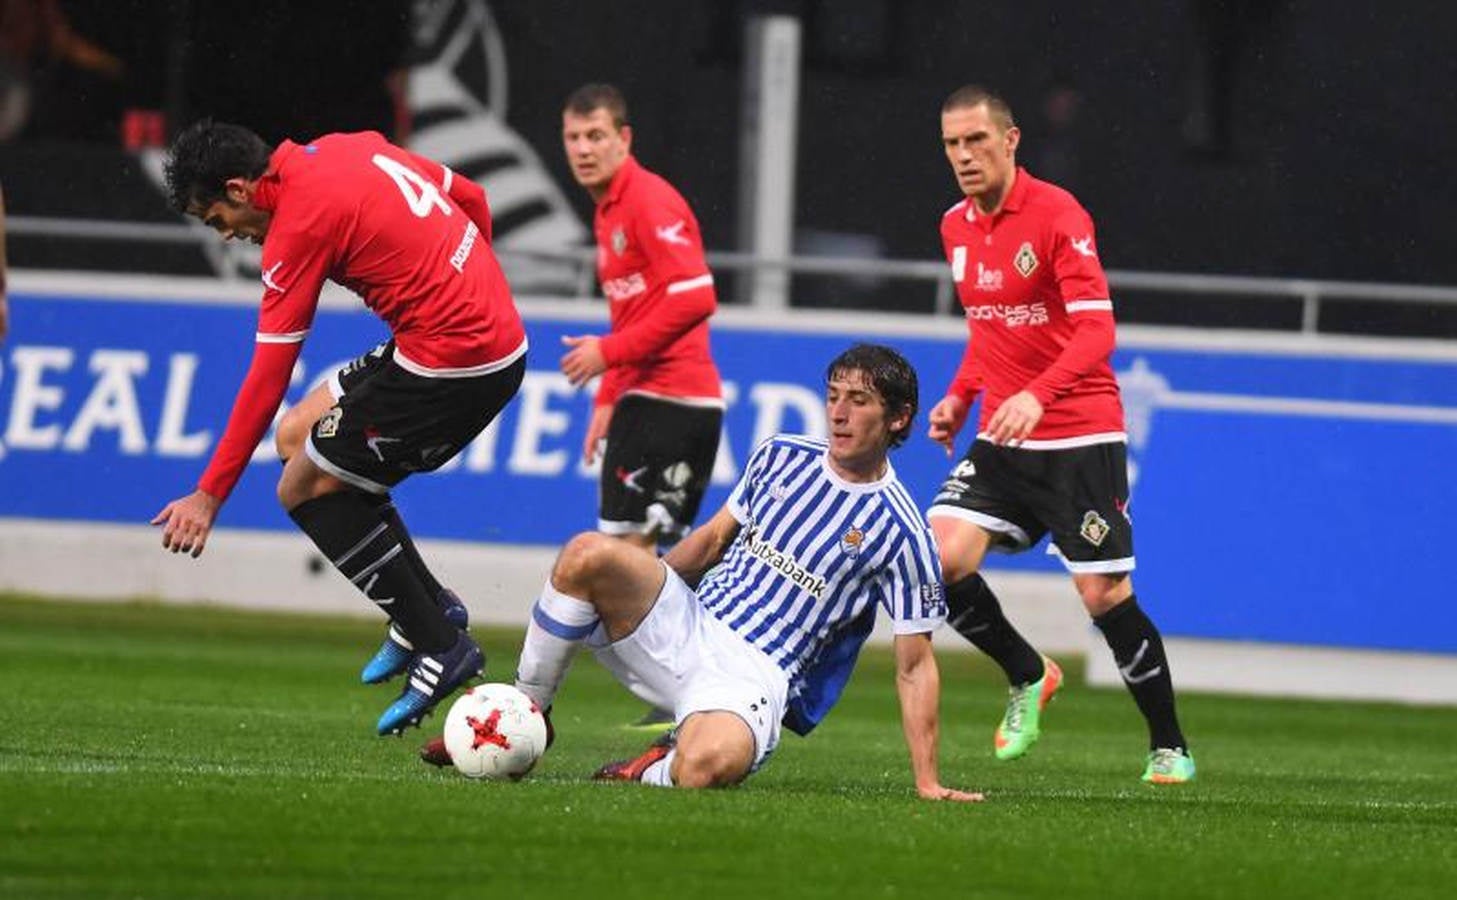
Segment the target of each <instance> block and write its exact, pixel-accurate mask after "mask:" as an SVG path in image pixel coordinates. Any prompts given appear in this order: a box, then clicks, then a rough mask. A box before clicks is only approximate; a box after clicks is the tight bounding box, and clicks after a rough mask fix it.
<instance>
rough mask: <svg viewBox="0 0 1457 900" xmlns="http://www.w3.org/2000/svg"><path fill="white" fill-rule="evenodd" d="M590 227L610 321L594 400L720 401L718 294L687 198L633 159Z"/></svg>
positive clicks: (705, 403)
mask: <svg viewBox="0 0 1457 900" xmlns="http://www.w3.org/2000/svg"><path fill="white" fill-rule="evenodd" d="M593 230H594V231H595V233H596V237H597V278H598V280H599V281H601V283H602V292H603V293H604V294H606V295H607V302H608V308H609V315H610V317H611V321H612V333H611V334H609V335H607V336H606V337H605V338H603V339H602V343H601V345H600V346H601V349H602V356H603V358H604V359H605V360H606V362H607V365H608V367H609V368H608V369H607V371H606V372H605V373H603V376H602V384H601V385H600V386H599V387H598V389H597V399H596V403H597V405H598V406H602V405H606V404H610V403H615V402H616V401H617V399H618V398H619V397H621V396H622V395H623V394H627V393H633V394H646V395H648V396H653V397H662V398H667V399H671V400H677V401H679V402H684V403H692V404H694V405H703V406H722V405H723V399H722V398H723V389H722V387H721V386H720V384H719V377H718V368H717V367H716V366H715V365H714V364H713V357H712V356H711V355H710V353H709V348H708V318H709V316H711V315H713V311H714V309H715V308H716V307H717V305H718V301H717V297H716V295H715V294H714V290H713V275H712V274H711V273H710V272H709V271H708V264H707V263H706V262H705V261H704V258H703V238H702V236H701V234H700V232H699V230H698V220H697V219H696V218H694V216H693V211H692V210H691V209H689V208H688V203H687V202H686V201H685V200H684V199H683V197H682V195H680V194H679V193H678V192H677V191H676V190H674V189H673V186H672V185H670V184H668V182H667V181H665V180H663V179H662V178H661V177H659V176H658V175H656V174H654V173H652V172H649V171H648V170H647V169H644V168H643V167H642V166H641V165H639V164H638V162H637V160H636V159H634V158H633V157H631V156H629V157H627V159H626V160H624V161H623V163H622V166H621V167H620V168H619V169H618V170H617V173H616V174H615V175H613V176H612V183H611V185H609V186H608V189H607V193H606V194H605V195H604V196H603V197H602V199H601V200H600V201H599V202H598V204H597V212H596V215H595V217H594V221H593Z"/></svg>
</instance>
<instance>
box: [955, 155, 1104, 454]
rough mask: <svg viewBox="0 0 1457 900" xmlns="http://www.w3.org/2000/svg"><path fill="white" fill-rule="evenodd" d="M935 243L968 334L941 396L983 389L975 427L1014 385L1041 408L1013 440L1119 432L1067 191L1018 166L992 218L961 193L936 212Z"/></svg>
mask: <svg viewBox="0 0 1457 900" xmlns="http://www.w3.org/2000/svg"><path fill="white" fill-rule="evenodd" d="M941 242H942V244H943V246H944V247H945V250H946V259H947V260H948V261H949V262H950V263H951V277H952V279H953V280H954V281H955V283H956V294H957V296H958V297H959V298H960V299H961V305H962V307H963V308H965V310H966V323H967V328H968V330H969V332H970V339H969V341H968V344H967V349H966V353H965V355H964V356H963V358H962V361H961V367H960V368H959V369H958V370H957V373H956V377H955V379H954V380H953V381H952V382H951V387H950V389H949V390H948V391H947V393H948V394H949V395H955V396H959V397H960V398H961V399H962V400H964V401H965V402H966V403H967V404H968V405H970V404H971V402H972V400H973V399H975V397H976V394H977V392H978V391H979V390H985V392H986V396H985V397H984V398H983V402H982V407H981V423H980V426H979V428H978V430H979V431H984V430H985V428H986V425H987V423H988V422H989V421H990V419H991V417H992V415H993V414H994V413H995V412H996V410H997V407H999V406H1001V404H1002V403H1003V402H1004V401H1005V400H1006V399H1007V398H1008V397H1011V396H1012V395H1013V394H1016V393H1018V392H1020V391H1024V390H1025V391H1030V392H1031V393H1032V395H1033V396H1035V397H1036V398H1037V400H1038V402H1040V403H1041V404H1042V407H1043V415H1042V420H1041V421H1040V422H1038V424H1037V427H1036V428H1035V429H1033V431H1032V433H1031V434H1030V435H1029V436H1028V439H1027V440H1026V441H1024V442H1023V443H1022V445H1021V446H1023V447H1028V448H1031V449H1039V448H1040V449H1053V448H1057V447H1070V446H1080V445H1083V444H1095V443H1103V442H1109V441H1117V440H1124V434H1123V405H1122V402H1121V401H1120V400H1119V396H1118V382H1117V380H1116V379H1115V378H1114V376H1113V369H1112V366H1111V365H1110V364H1109V358H1110V357H1111V356H1112V353H1113V346H1114V325H1113V303H1112V301H1111V300H1110V299H1109V293H1108V280H1107V278H1106V277H1105V276H1104V274H1103V267H1102V265H1101V264H1100V263H1099V262H1098V253H1097V249H1096V246H1095V244H1094V240H1093V220H1092V218H1091V217H1090V216H1089V215H1088V214H1087V212H1086V211H1085V210H1084V209H1083V208H1082V206H1080V205H1079V204H1078V202H1077V200H1075V199H1074V198H1073V196H1072V194H1069V193H1068V192H1067V191H1065V190H1063V189H1062V188H1059V187H1057V186H1056V185H1053V184H1049V183H1048V182H1045V181H1039V180H1038V179H1036V178H1033V177H1032V176H1031V175H1029V174H1027V171H1026V170H1025V169H1021V168H1019V169H1017V175H1016V179H1015V181H1014V182H1013V184H1012V189H1011V191H1010V192H1009V193H1008V195H1007V198H1006V200H1005V201H1004V202H1003V204H1002V208H1001V209H1000V210H999V211H998V212H997V213H996V214H995V215H991V216H988V215H985V214H983V213H981V212H979V211H978V210H977V209H976V206H975V204H974V203H973V202H972V201H971V200H970V199H969V198H968V199H966V200H963V201H961V202H960V203H958V204H956V205H955V206H953V207H951V209H949V210H947V211H946V215H945V216H944V217H942V219H941Z"/></svg>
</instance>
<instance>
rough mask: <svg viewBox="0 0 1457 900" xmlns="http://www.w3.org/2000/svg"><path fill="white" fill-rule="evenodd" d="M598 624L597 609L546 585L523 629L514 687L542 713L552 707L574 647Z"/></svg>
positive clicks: (574, 652)
mask: <svg viewBox="0 0 1457 900" xmlns="http://www.w3.org/2000/svg"><path fill="white" fill-rule="evenodd" d="M597 621H598V616H597V609H596V607H594V606H592V604H590V603H588V602H587V601H585V600H578V599H577V598H576V597H569V596H567V595H566V594H563V593H562V592H561V591H559V590H557V589H556V588H554V587H552V585H551V582H550V581H548V582H547V583H546V586H545V587H543V588H542V589H541V596H540V597H539V598H538V599H537V601H536V605H535V606H533V607H532V608H531V623H530V624H529V625H527V626H526V640H525V641H524V642H523V643H522V645H521V661H520V663H519V664H518V665H517V667H516V687H518V688H520V689H521V690H522V691H524V692H525V693H526V696H528V697H530V698H531V699H532V700H535V701H536V703H537V705H538V706H540V707H541V708H542V709H546V708H547V707H548V706H551V702H552V700H553V699H554V698H555V697H556V692H557V688H558V687H560V686H561V683H562V679H563V678H565V677H566V674H567V668H568V667H569V666H570V665H571V664H572V657H573V656H575V655H576V652H577V647H578V646H580V645H581V643H582V641H584V640H586V639H587V636H588V635H589V634H591V633H592V631H593V629H595V628H596V627H597Z"/></svg>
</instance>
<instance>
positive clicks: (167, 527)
mask: <svg viewBox="0 0 1457 900" xmlns="http://www.w3.org/2000/svg"><path fill="white" fill-rule="evenodd" d="M276 228H277V230H276V231H275V232H272V233H270V234H269V236H268V239H267V241H266V242H265V243H264V245H263V263H262V271H263V284H264V292H263V303H262V306H261V308H260V310H259V312H258V331H257V334H256V341H255V343H254V347H253V360H252V362H251V363H250V364H249V366H248V373H247V374H246V375H245V376H244V377H243V384H242V386H241V387H240V388H239V389H238V397H237V399H236V400H235V401H234V402H233V411H232V414H231V415H229V417H228V424H227V427H226V428H225V429H224V431H223V436H222V437H221V438H219V439H218V444H217V448H216V449H214V450H213V454H212V458H211V459H210V460H209V461H208V464H207V468H206V469H205V470H204V471H203V474H202V478H201V479H199V481H198V484H197V490H195V491H194V492H193V493H191V494H189V495H187V496H185V497H179V498H178V499H176V500H173V501H172V502H171V503H168V504H167V505H166V506H165V507H163V508H162V511H161V512H159V513H157V515H156V516H154V517H153V518H152V524H153V525H160V526H162V546H163V548H165V549H167V550H171V551H172V552H173V553H190V554H191V555H192V556H194V557H196V556H198V555H200V554H201V553H202V551H203V549H204V547H205V546H206V545H207V537H208V534H209V533H210V532H211V531H212V525H213V521H214V520H215V519H216V517H217V513H218V510H219V509H221V508H222V505H223V503H224V502H225V501H226V500H227V498H228V495H229V494H231V493H232V491H233V488H234V486H236V485H237V483H238V479H239V478H240V477H241V476H242V474H243V470H244V468H245V467H246V466H247V465H248V460H249V459H251V458H252V456H253V451H254V450H255V449H256V448H257V447H258V442H259V441H261V440H262V439H263V435H264V433H266V432H267V431H268V426H269V424H270V423H271V422H272V421H273V415H274V413H276V412H277V411H278V407H279V404H281V403H282V402H283V397H284V394H285V393H287V391H288V383H289V378H290V376H291V375H292V374H293V365H294V362H295V361H297V360H298V355H299V351H300V349H302V346H303V340H304V338H305V337H307V336H308V333H309V328H310V326H311V325H312V324H313V319H314V312H315V310H316V309H317V307H318V302H319V290H320V289H321V288H322V287H323V285H324V279H325V278H326V277H327V275H328V272H329V268H330V266H331V265H332V264H333V257H334V249H333V248H334V242H333V240H332V236H331V234H330V233H329V232H328V231H327V229H326V228H325V227H324V225H323V224H322V223H321V222H320V221H319V220H318V219H315V220H314V221H313V222H311V223H306V224H304V225H303V226H301V227H297V228H293V229H290V230H288V231H285V230H283V226H276Z"/></svg>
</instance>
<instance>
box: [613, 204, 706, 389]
mask: <svg viewBox="0 0 1457 900" xmlns="http://www.w3.org/2000/svg"><path fill="white" fill-rule="evenodd" d="M632 227H633V236H634V238H635V239H636V242H637V245H638V246H639V247H641V248H643V253H644V254H645V255H647V257H648V260H649V267H650V270H651V273H652V280H653V283H655V284H661V285H663V286H664V290H663V296H662V297H661V298H660V299H659V300H658V302H657V304H656V306H655V308H654V309H653V310H652V314H651V315H647V316H643V317H642V318H641V319H640V320H639V321H638V322H636V323H634V324H633V325H631V326H630V327H628V328H625V329H623V330H621V331H614V332H613V333H612V334H609V335H608V336H607V337H605V338H603V339H602V345H601V346H602V356H603V358H604V359H606V360H607V364H608V365H609V366H616V365H621V364H622V363H624V362H629V361H632V360H638V359H644V358H646V357H649V356H652V355H654V354H656V353H659V352H661V351H662V350H663V349H665V348H666V347H668V346H669V345H670V344H672V343H673V342H674V341H676V340H678V338H680V337H682V336H683V335H685V334H687V333H688V332H689V331H690V330H691V329H692V328H693V327H694V326H696V325H697V324H698V323H699V322H702V321H704V320H705V319H707V318H708V317H709V316H711V315H713V311H714V310H715V309H717V308H718V297H717V295H716V294H715V293H714V290H713V275H712V273H710V272H709V271H708V263H707V262H705V261H704V257H703V237H702V235H701V234H700V233H699V231H698V220H697V219H695V218H694V217H693V213H692V212H691V211H690V210H689V209H688V204H687V203H685V202H683V200H682V198H681V197H669V198H665V201H664V202H660V203H656V204H653V205H652V206H650V207H648V208H647V209H644V210H642V211H641V212H640V213H639V214H638V215H636V216H634V217H633V226H632Z"/></svg>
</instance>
